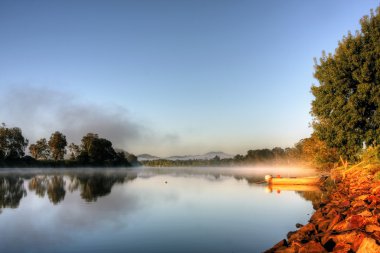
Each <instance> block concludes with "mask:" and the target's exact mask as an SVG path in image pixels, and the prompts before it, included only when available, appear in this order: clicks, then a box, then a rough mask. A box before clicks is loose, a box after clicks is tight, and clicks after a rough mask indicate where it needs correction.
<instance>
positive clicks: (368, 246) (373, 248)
mask: <svg viewBox="0 0 380 253" xmlns="http://www.w3.org/2000/svg"><path fill="white" fill-rule="evenodd" d="M356 252H357V253H379V252H380V246H379V245H377V243H376V241H375V240H374V239H372V238H369V237H366V238H364V239H363V241H362V243H361V244H360V246H359V249H358V250H357V251H356Z"/></svg>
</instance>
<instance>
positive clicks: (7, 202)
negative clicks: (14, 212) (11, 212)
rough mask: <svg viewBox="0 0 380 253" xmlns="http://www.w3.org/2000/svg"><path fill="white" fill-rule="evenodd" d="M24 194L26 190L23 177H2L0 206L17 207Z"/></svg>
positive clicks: (0, 179) (0, 180) (0, 181)
mask: <svg viewBox="0 0 380 253" xmlns="http://www.w3.org/2000/svg"><path fill="white" fill-rule="evenodd" d="M24 196H26V190H25V188H24V180H23V179H21V178H20V177H17V176H6V177H0V208H6V207H10V208H17V207H18V206H19V204H20V201H21V199H22V198H23V197H24ZM0 212H1V209H0Z"/></svg>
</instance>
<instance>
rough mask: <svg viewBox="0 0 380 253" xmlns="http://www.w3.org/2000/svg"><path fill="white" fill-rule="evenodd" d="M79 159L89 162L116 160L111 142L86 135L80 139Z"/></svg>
mask: <svg viewBox="0 0 380 253" xmlns="http://www.w3.org/2000/svg"><path fill="white" fill-rule="evenodd" d="M80 158H81V159H82V158H88V159H89V160H90V161H91V162H96V163H98V162H104V161H111V160H115V159H117V158H118V156H117V154H116V152H115V150H114V149H113V147H112V142H110V141H109V140H107V139H103V138H99V136H98V135H97V134H93V133H88V134H87V135H85V136H84V137H83V138H82V152H81V155H80Z"/></svg>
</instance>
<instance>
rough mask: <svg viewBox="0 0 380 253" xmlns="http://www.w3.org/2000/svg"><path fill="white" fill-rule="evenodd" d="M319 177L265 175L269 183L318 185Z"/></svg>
mask: <svg viewBox="0 0 380 253" xmlns="http://www.w3.org/2000/svg"><path fill="white" fill-rule="evenodd" d="M319 180H320V179H319V177H272V176H269V175H267V176H265V181H266V182H267V183H268V184H269V185H317V184H319Z"/></svg>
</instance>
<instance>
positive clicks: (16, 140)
mask: <svg viewBox="0 0 380 253" xmlns="http://www.w3.org/2000/svg"><path fill="white" fill-rule="evenodd" d="M27 145H28V140H27V139H25V138H24V136H23V135H22V131H21V129H20V128H18V127H13V128H8V127H6V126H5V124H2V125H1V127H0V160H2V159H4V160H6V159H9V160H12V159H19V158H21V157H23V156H24V155H25V148H26V146H27Z"/></svg>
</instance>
